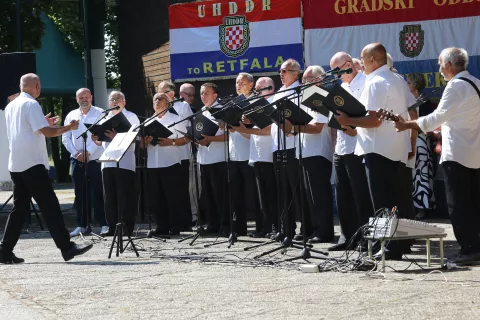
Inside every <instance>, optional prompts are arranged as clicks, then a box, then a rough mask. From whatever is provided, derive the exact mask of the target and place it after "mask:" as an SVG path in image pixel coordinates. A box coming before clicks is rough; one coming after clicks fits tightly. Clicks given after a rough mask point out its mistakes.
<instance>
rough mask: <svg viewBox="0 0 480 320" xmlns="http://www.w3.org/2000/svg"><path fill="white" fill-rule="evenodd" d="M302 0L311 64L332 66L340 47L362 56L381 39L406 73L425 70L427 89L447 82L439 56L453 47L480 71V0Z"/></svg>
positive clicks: (307, 60) (478, 73) (474, 71)
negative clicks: (369, 46) (444, 50)
mask: <svg viewBox="0 0 480 320" xmlns="http://www.w3.org/2000/svg"><path fill="white" fill-rule="evenodd" d="M302 2H303V9H304V28H305V64H306V65H322V66H328V65H329V63H330V59H331V57H332V56H333V55H334V54H335V53H336V52H338V51H345V52H347V53H349V54H350V55H352V57H360V53H361V51H362V49H363V47H364V46H365V45H366V44H369V43H372V42H381V43H383V44H384V45H385V47H386V48H387V51H388V52H389V53H390V55H392V57H393V60H394V67H395V68H396V69H397V70H398V71H399V73H400V74H403V75H406V74H409V73H413V72H422V73H424V75H425V78H426V80H427V89H433V88H435V87H440V86H444V85H445V81H444V79H443V77H442V76H441V75H440V73H439V70H438V56H439V54H440V52H441V51H442V50H443V49H444V48H447V47H460V48H464V49H465V50H467V52H468V54H469V56H470V63H469V67H468V70H469V71H470V72H471V73H472V74H474V75H475V76H477V77H479V76H480V41H478V39H479V34H480V0H322V1H313V0H303V1H302ZM328 69H329V67H328ZM427 91H428V90H427Z"/></svg>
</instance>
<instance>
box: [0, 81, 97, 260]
mask: <svg viewBox="0 0 480 320" xmlns="http://www.w3.org/2000/svg"><path fill="white" fill-rule="evenodd" d="M20 91H21V93H20V95H19V96H18V97H17V98H16V99H15V100H13V101H12V102H10V103H9V104H8V105H7V107H6V108H5V118H6V124H7V136H8V142H9V149H10V156H9V159H8V171H10V176H11V177H12V181H13V209H12V212H11V213H10V215H9V216H8V220H7V225H6V226H5V231H4V234H3V240H2V244H1V245H0V263H21V262H24V260H23V259H21V258H18V257H16V256H15V254H14V253H13V249H14V248H15V245H16V244H17V241H18V238H19V237H20V233H21V231H22V225H23V220H24V218H25V216H26V215H27V214H29V213H30V199H31V198H32V197H33V198H34V199H35V201H36V202H37V204H38V206H39V208H40V211H42V215H43V217H44V218H45V222H46V224H47V227H48V230H49V231H50V234H51V235H52V238H53V241H55V244H56V246H57V248H59V249H60V250H61V252H62V256H63V259H64V260H65V261H68V260H71V259H72V258H73V257H74V256H77V255H80V254H83V253H85V252H87V251H88V250H90V249H91V248H92V244H85V245H77V244H75V243H73V242H70V236H69V234H68V231H67V229H66V228H65V222H64V220H63V216H62V211H61V210H60V204H59V203H58V199H57V196H56V195H55V192H54V191H53V186H52V182H51V181H50V178H49V177H48V172H47V170H48V168H49V167H50V165H49V164H48V155H47V146H46V144H45V137H47V138H50V137H58V136H60V135H61V134H63V133H65V132H67V131H70V130H75V129H77V128H78V121H75V120H73V121H72V122H70V123H69V124H68V125H66V126H64V127H55V126H54V125H55V123H56V122H58V117H54V118H49V115H47V116H44V115H43V113H42V108H41V107H40V105H39V104H38V102H37V101H36V100H35V99H36V98H38V97H39V96H40V91H41V87H40V79H39V78H38V76H37V75H36V74H33V73H29V74H26V75H24V76H22V78H21V79H20Z"/></svg>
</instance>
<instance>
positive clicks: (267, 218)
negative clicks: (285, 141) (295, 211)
mask: <svg viewBox="0 0 480 320" xmlns="http://www.w3.org/2000/svg"><path fill="white" fill-rule="evenodd" d="M253 170H254V172H255V184H256V187H257V199H258V205H259V207H260V213H261V215H260V216H256V217H255V218H256V219H255V220H256V227H255V229H256V231H258V232H267V233H268V232H272V226H275V228H277V227H278V226H277V219H276V217H277V213H278V212H277V210H278V208H277V206H278V202H277V201H278V200H277V180H276V179H275V171H274V169H273V163H271V162H255V163H254V164H253ZM277 230H278V229H277Z"/></svg>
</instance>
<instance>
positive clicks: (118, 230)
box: [108, 223, 140, 259]
mask: <svg viewBox="0 0 480 320" xmlns="http://www.w3.org/2000/svg"><path fill="white" fill-rule="evenodd" d="M127 238H128V240H127V244H126V245H125V247H124V246H123V223H117V224H116V226H115V233H114V235H113V239H112V244H111V246H110V252H109V253H108V258H109V259H110V258H111V256H112V251H113V247H114V246H115V244H116V246H117V254H116V256H117V257H118V256H119V255H120V253H123V252H124V251H125V249H127V247H128V245H129V244H131V245H132V249H133V251H134V252H135V254H136V255H137V257H139V256H140V255H139V254H138V251H137V248H136V247H135V244H134V243H133V239H132V238H131V237H130V235H127Z"/></svg>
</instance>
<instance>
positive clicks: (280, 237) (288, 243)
mask: <svg viewBox="0 0 480 320" xmlns="http://www.w3.org/2000/svg"><path fill="white" fill-rule="evenodd" d="M326 80H328V79H325V78H324V79H321V80H319V81H316V82H312V83H309V84H306V85H303V86H297V87H295V88H291V89H286V90H283V91H278V92H277V93H281V92H287V91H294V92H293V93H291V94H289V95H287V96H285V97H282V98H281V99H279V100H277V101H274V102H272V103H270V104H269V105H275V104H277V103H278V102H279V101H282V100H286V99H288V98H289V97H291V96H293V95H296V98H297V107H298V109H297V113H298V114H299V113H300V110H299V109H300V105H301V102H300V93H301V92H302V91H303V90H305V89H306V88H308V87H311V86H312V85H317V84H327V83H328V82H332V80H328V82H325V81H326ZM336 81H337V79H334V80H333V82H336ZM269 105H265V106H262V107H259V108H256V109H255V110H251V111H249V112H248V113H246V114H245V115H249V114H251V113H254V112H257V111H259V110H262V109H264V108H266V107H268V106H269ZM277 110H278V112H277V117H278V118H277V121H278V130H279V131H278V135H277V146H278V151H277V152H278V153H277V161H279V158H280V130H281V129H282V128H281V125H282V124H283V130H284V131H285V116H284V113H283V112H281V110H280V108H277ZM292 125H293V124H292ZM305 125H306V124H305ZM298 128H299V130H298V148H299V168H298V172H299V174H300V177H299V178H300V181H299V183H300V192H299V194H300V213H301V219H302V226H303V241H302V242H303V243H302V246H299V245H297V244H296V243H294V242H293V240H292V239H290V238H289V236H291V229H290V228H291V223H292V220H293V221H295V218H294V217H293V216H290V215H289V213H288V212H287V210H288V206H287V192H286V190H287V189H286V184H287V181H286V164H287V149H286V146H287V144H286V133H285V132H283V150H282V153H283V157H282V158H283V161H282V165H281V171H280V172H279V170H278V166H277V172H279V173H280V186H278V185H277V192H278V190H280V191H282V195H281V196H282V197H283V215H284V217H287V221H286V222H285V221H284V220H283V223H284V229H285V235H284V234H282V233H281V229H282V228H281V227H280V230H279V232H278V233H277V235H276V236H275V238H274V240H272V241H267V242H265V243H263V244H261V245H257V246H251V247H247V248H244V250H249V249H253V248H256V247H260V246H263V245H266V244H270V243H272V242H276V241H279V242H281V245H280V246H279V247H277V248H274V249H272V250H269V251H266V252H263V253H261V254H260V255H257V256H255V257H254V258H255V259H257V258H260V257H262V256H265V255H268V254H270V253H273V252H275V251H278V250H281V249H284V250H286V249H287V248H288V247H293V248H297V249H302V251H301V252H300V255H298V256H296V257H294V258H290V259H287V260H286V261H293V260H298V259H303V260H307V259H309V258H310V259H312V258H313V259H324V258H322V257H314V256H312V255H311V254H310V252H315V253H318V254H323V255H328V252H322V251H320V250H314V249H311V248H312V245H311V244H309V243H307V234H306V230H307V229H308V228H307V227H308V217H307V214H306V211H305V210H304V196H305V190H304V172H305V171H304V170H305V169H304V167H303V157H302V141H301V125H299V126H298ZM294 193H295V190H294V191H293V197H294V196H295V194H294ZM278 194H279V195H280V192H278ZM278 203H279V214H278V223H279V226H280V224H281V222H282V219H281V216H282V215H281V214H280V212H281V210H280V200H278ZM292 215H293V214H292ZM289 216H290V219H288V217H289Z"/></svg>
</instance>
